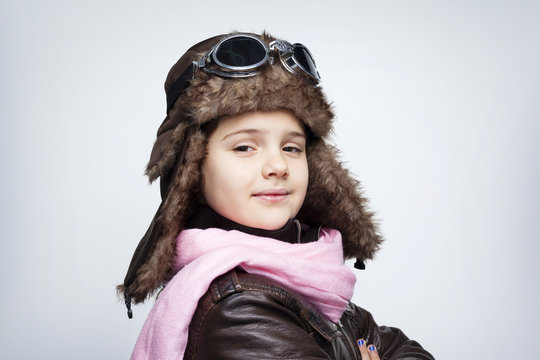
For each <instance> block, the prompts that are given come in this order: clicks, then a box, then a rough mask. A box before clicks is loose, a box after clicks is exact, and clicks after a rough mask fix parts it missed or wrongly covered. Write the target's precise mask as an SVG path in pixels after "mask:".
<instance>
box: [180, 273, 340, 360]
mask: <svg viewBox="0 0 540 360" xmlns="http://www.w3.org/2000/svg"><path fill="white" fill-rule="evenodd" d="M338 336H340V333H339V330H338V329H337V328H336V326H335V325H334V324H333V323H331V322H330V321H329V320H327V319H325V318H323V317H322V316H321V315H320V314H319V313H318V311H317V310H316V309H314V308H313V307H312V305H311V304H309V303H308V302H307V301H306V300H304V299H303V298H302V297H301V296H299V295H297V294H295V293H294V292H293V291H291V290H288V289H285V288H283V287H282V286H280V284H278V283H276V282H275V281H273V280H271V279H268V278H266V277H263V276H259V275H253V274H247V273H245V272H243V271H241V270H239V269H233V270H231V271H229V272H227V273H225V274H223V275H222V276H220V277H218V278H216V279H215V280H214V281H213V282H212V283H211V285H210V287H209V289H208V291H207V292H206V294H205V295H204V296H203V297H202V298H201V299H200V301H199V304H198V307H197V310H196V312H195V314H194V316H193V318H192V321H191V323H190V328H189V340H188V346H187V349H186V354H195V353H199V354H200V353H201V351H202V352H205V353H206V351H207V348H208V346H207V345H208V344H212V348H213V349H214V350H213V351H216V352H217V351H218V349H219V354H220V355H222V354H223V353H224V352H227V351H235V356H238V353H237V351H238V346H237V344H238V343H239V342H241V343H242V351H247V352H249V353H250V355H253V356H255V355H257V354H258V353H257V351H261V350H262V349H265V351H268V350H269V349H270V351H276V352H277V351H279V352H280V354H278V353H276V354H274V355H275V356H276V357H278V358H279V356H282V355H283V354H281V353H282V352H287V351H289V352H297V351H302V356H305V355H306V354H307V353H309V352H311V351H313V353H317V352H320V351H321V347H320V344H319V342H320V341H326V342H332V341H333V340H335V339H336V338H337V337H338ZM276 339H279V340H276ZM275 341H279V346H276V345H277V344H276V343H275ZM251 342H252V343H251ZM265 342H268V344H265ZM271 342H273V343H271ZM299 343H301V344H303V347H302V348H301V349H299V347H298V344H299ZM311 348H312V350H311ZM231 349H234V350H231ZM302 356H301V357H300V358H302ZM197 358H199V357H197ZM201 358H211V356H208V355H207V356H206V357H201ZM231 358H234V357H231Z"/></svg>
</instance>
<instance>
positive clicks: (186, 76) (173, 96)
mask: <svg viewBox="0 0 540 360" xmlns="http://www.w3.org/2000/svg"><path fill="white" fill-rule="evenodd" d="M195 66H196V65H195V64H193V65H192V66H188V68H187V69H186V70H185V71H184V72H183V73H182V75H180V77H179V78H178V79H176V81H175V82H174V84H173V85H172V86H171V88H170V89H169V91H168V92H167V115H168V114H169V111H170V110H171V109H172V107H173V106H174V103H175V102H176V100H177V99H178V97H179V96H180V94H182V92H183V91H184V90H186V89H187V87H188V86H189V81H190V80H191V79H192V78H193V72H194V70H193V68H194V67H195Z"/></svg>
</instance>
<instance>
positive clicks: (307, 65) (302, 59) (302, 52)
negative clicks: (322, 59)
mask: <svg viewBox="0 0 540 360" xmlns="http://www.w3.org/2000/svg"><path fill="white" fill-rule="evenodd" d="M293 47H294V58H295V59H296V61H297V62H298V64H299V65H300V66H302V67H303V68H304V71H306V72H308V73H309V74H311V76H313V77H314V78H318V77H319V73H318V71H317V67H316V66H315V60H313V57H312V56H311V54H310V53H309V51H308V50H307V49H306V48H305V46H304V45H300V44H294V45H293Z"/></svg>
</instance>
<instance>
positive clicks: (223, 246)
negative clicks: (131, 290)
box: [131, 228, 356, 360]
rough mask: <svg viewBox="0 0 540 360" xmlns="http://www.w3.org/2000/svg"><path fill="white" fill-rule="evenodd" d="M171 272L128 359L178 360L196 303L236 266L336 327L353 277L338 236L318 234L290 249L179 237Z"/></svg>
mask: <svg viewBox="0 0 540 360" xmlns="http://www.w3.org/2000/svg"><path fill="white" fill-rule="evenodd" d="M176 256H177V257H176V260H175V263H174V265H173V271H174V272H176V271H178V272H177V273H176V275H175V276H174V277H173V278H172V279H171V280H170V281H169V283H168V284H167V286H166V287H165V288H164V289H163V291H162V292H161V294H160V295H159V297H158V298H157V300H156V303H155V304H154V307H153V308H152V310H151V312H150V314H149V315H148V318H147V319H146V322H145V323H144V326H143V328H142V330H141V333H140V334H139V338H138V340H137V344H136V345H135V349H134V350H133V354H132V355H131V359H132V360H138V359H181V358H182V357H183V355H184V351H185V349H186V345H187V340H188V329H189V323H190V322H191V318H192V317H193V314H194V313H195V310H196V308H197V303H198V301H199V299H200V298H201V297H202V296H203V295H204V294H205V293H206V291H207V290H208V288H209V286H210V283H211V282H212V281H213V280H214V279H215V278H216V277H218V276H219V275H222V274H224V273H226V272H227V271H229V270H231V269H233V268H235V267H236V266H240V267H241V268H242V269H244V270H245V271H246V272H248V273H251V274H258V275H263V276H265V277H267V278H271V279H273V280H275V281H276V282H277V283H279V284H281V285H283V287H284V288H289V289H294V291H296V292H297V293H299V294H301V295H302V296H304V297H305V298H306V299H307V300H308V301H309V302H310V303H311V304H313V305H314V306H315V307H316V308H317V309H318V310H319V311H320V312H321V313H323V314H324V315H326V316H327V317H328V318H329V319H330V320H331V321H333V322H338V320H339V319H340V317H341V315H342V313H343V311H344V310H345V307H346V306H347V303H348V302H349V300H350V299H351V297H352V294H353V289H354V283H355V282H356V278H355V276H354V274H353V272H352V271H351V270H350V269H349V268H348V267H347V266H345V265H344V263H343V254H342V245H341V234H340V233H339V231H337V230H334V229H325V228H323V229H322V230H321V237H320V238H319V240H318V241H316V242H311V243H306V244H289V243H286V242H283V241H279V240H274V239H271V238H265V237H258V236H254V235H249V234H246V233H243V232H240V231H234V230H233V231H225V230H222V229H216V228H211V229H206V230H201V229H189V230H184V231H182V232H181V233H180V235H179V236H178V239H177V245H176Z"/></svg>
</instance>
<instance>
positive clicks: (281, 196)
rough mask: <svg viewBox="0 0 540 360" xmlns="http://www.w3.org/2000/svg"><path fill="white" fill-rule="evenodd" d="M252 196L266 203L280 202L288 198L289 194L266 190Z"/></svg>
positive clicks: (284, 191) (276, 190)
mask: <svg viewBox="0 0 540 360" xmlns="http://www.w3.org/2000/svg"><path fill="white" fill-rule="evenodd" d="M252 196H253V197H255V198H257V199H260V200H264V201H268V202H280V201H283V200H285V199H286V198H287V197H288V196H289V192H288V191H287V190H285V189H268V190H263V191H260V192H258V193H256V194H253V195H252Z"/></svg>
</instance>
